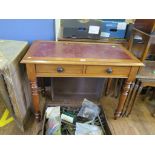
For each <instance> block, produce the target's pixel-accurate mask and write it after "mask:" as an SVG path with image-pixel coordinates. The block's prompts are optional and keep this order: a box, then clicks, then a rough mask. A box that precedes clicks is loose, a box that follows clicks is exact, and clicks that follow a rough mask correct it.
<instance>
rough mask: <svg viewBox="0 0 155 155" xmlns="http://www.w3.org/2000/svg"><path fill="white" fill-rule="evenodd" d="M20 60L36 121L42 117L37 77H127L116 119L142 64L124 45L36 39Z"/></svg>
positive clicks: (115, 115)
mask: <svg viewBox="0 0 155 155" xmlns="http://www.w3.org/2000/svg"><path fill="white" fill-rule="evenodd" d="M21 63H25V64H26V68H27V74H28V78H29V81H30V85H31V89H32V98H33V104H34V109H35V117H36V119H37V120H39V119H40V108H39V94H38V90H37V88H38V87H37V77H85V78H87V77H96V78H127V80H126V82H125V84H124V87H123V90H122V93H121V95H120V99H119V103H118V106H117V108H116V111H115V114H114V118H115V119H116V118H118V117H120V116H121V114H122V108H123V106H124V102H125V100H126V97H127V95H128V91H129V89H130V85H131V83H132V81H134V80H135V76H136V74H137V71H138V69H139V67H140V66H143V63H141V62H140V61H139V60H138V59H137V58H135V57H134V56H133V55H132V54H131V53H130V52H129V51H128V50H126V49H125V48H124V47H123V46H122V45H118V44H104V43H102V44H100V43H78V42H51V41H35V42H34V43H33V44H32V45H31V47H30V48H29V50H28V52H27V54H26V55H25V56H24V58H23V59H22V61H21Z"/></svg>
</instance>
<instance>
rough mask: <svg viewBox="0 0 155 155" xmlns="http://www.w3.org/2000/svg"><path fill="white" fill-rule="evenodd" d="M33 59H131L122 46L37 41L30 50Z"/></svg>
mask: <svg viewBox="0 0 155 155" xmlns="http://www.w3.org/2000/svg"><path fill="white" fill-rule="evenodd" d="M29 53H30V55H31V57H53V58H96V59H131V58H130V56H129V55H127V54H126V53H125V52H124V49H123V48H122V46H120V45H116V44H92V43H73V42H70V43H68V42H46V41H36V42H34V43H33V44H32V46H31V47H30V49H29Z"/></svg>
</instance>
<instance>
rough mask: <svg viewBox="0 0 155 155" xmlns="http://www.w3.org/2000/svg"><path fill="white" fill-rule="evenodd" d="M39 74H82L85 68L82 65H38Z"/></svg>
mask: <svg viewBox="0 0 155 155" xmlns="http://www.w3.org/2000/svg"><path fill="white" fill-rule="evenodd" d="M36 72H37V73H55V74H82V73H83V66H82V65H81V66H80V65H79V66H78V65H42V64H38V65H36Z"/></svg>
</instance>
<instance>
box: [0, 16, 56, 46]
mask: <svg viewBox="0 0 155 155" xmlns="http://www.w3.org/2000/svg"><path fill="white" fill-rule="evenodd" d="M54 22H55V20H54V19H0V39H6V40H23V41H29V43H32V41H33V40H55V24H54Z"/></svg>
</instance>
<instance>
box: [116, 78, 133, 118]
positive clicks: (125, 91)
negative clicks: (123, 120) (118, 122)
mask: <svg viewBox="0 0 155 155" xmlns="http://www.w3.org/2000/svg"><path fill="white" fill-rule="evenodd" d="M131 83H132V82H131V81H129V80H126V81H125V84H124V86H123V89H122V92H121V95H120V98H119V103H118V106H117V109H116V111H115V114H114V119H117V118H118V117H120V116H121V114H122V110H123V107H124V104H125V100H126V98H127V95H128V92H129V90H130V85H131Z"/></svg>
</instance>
